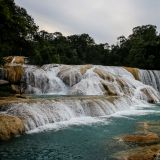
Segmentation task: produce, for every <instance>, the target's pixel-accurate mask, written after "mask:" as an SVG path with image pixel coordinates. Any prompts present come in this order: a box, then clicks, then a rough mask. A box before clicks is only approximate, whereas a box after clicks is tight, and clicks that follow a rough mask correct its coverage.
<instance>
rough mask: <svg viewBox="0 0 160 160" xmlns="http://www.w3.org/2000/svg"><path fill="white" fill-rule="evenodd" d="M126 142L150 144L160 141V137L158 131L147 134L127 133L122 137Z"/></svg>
mask: <svg viewBox="0 0 160 160" xmlns="http://www.w3.org/2000/svg"><path fill="white" fill-rule="evenodd" d="M121 139H122V140H123V141H124V142H131V143H137V144H150V143H157V142H159V140H160V138H159V136H158V135H157V134H156V133H152V132H150V133H148V134H145V135H141V134H140V135H137V134H135V135H126V136H123V137H122V138H121Z"/></svg>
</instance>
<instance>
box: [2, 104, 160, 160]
mask: <svg viewBox="0 0 160 160" xmlns="http://www.w3.org/2000/svg"><path fill="white" fill-rule="evenodd" d="M159 107H160V106H159V105H157V107H154V108H148V109H145V110H149V109H153V110H155V111H160V109H159ZM135 114H136V113H135ZM137 114H138V113H137ZM158 120H160V113H159V112H157V113H154V112H151V113H149V114H147V115H139V114H138V115H128V116H127V115H126V116H124V117H123V116H122V117H120V116H117V117H116V116H114V117H108V118H106V119H105V120H104V122H99V123H94V124H88V125H70V126H68V127H66V128H63V129H59V130H50V131H44V132H41V133H33V134H26V135H24V136H20V137H17V138H14V139H12V140H11V141H8V142H1V143H0V159H1V160H113V159H114V158H113V157H112V156H113V154H115V153H117V152H118V151H123V150H126V149H128V148H132V147H133V146H128V145H125V144H123V143H122V142H119V141H118V140H117V137H119V136H121V135H124V134H130V133H135V131H137V122H142V121H158Z"/></svg>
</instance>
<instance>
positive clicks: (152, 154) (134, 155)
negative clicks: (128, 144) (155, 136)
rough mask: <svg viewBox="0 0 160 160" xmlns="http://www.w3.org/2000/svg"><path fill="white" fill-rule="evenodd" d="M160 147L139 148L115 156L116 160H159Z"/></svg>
mask: <svg viewBox="0 0 160 160" xmlns="http://www.w3.org/2000/svg"><path fill="white" fill-rule="evenodd" d="M159 158H160V145H152V146H146V147H138V148H136V149H131V150H129V151H123V152H119V153H118V154H116V155H115V156H114V159H116V160H158V159H159Z"/></svg>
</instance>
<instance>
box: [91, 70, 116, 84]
mask: <svg viewBox="0 0 160 160" xmlns="http://www.w3.org/2000/svg"><path fill="white" fill-rule="evenodd" d="M93 71H94V72H95V73H97V74H98V76H99V77H100V78H102V79H103V80H108V81H112V82H113V81H114V78H113V76H112V75H111V74H110V73H107V72H106V71H104V70H102V69H99V68H95V69H94V70H93Z"/></svg>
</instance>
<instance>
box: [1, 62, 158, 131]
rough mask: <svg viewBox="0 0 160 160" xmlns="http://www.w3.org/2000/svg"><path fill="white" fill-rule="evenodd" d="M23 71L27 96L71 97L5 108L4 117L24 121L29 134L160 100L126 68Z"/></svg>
mask: <svg viewBox="0 0 160 160" xmlns="http://www.w3.org/2000/svg"><path fill="white" fill-rule="evenodd" d="M24 71H25V73H24V76H23V81H25V82H26V84H27V88H26V90H25V93H27V94H40V95H41V94H43V95H46V94H52V95H53V94H54V95H67V96H68V95H70V97H67V98H65V97H60V98H58V97H57V98H53V97H52V98H51V99H45V98H43V99H40V98H38V99H34V100H32V99H31V100H28V102H23V103H18V104H15V103H13V104H11V105H9V106H8V107H4V108H5V110H4V114H9V115H14V116H18V117H19V118H20V119H22V120H23V122H24V125H25V129H26V131H30V130H33V129H35V128H37V127H40V126H44V125H46V124H50V123H55V122H61V121H68V120H71V119H73V118H82V117H102V116H106V115H110V114H113V113H115V112H117V111H121V110H125V109H129V108H130V107H131V106H133V105H136V104H140V103H147V102H151V103H154V102H158V101H159V99H160V96H159V93H158V92H157V91H156V90H155V89H153V88H152V87H151V86H149V85H146V84H143V83H142V82H140V81H138V80H136V79H135V78H134V76H133V75H132V74H131V73H130V72H128V71H127V70H126V69H124V68H123V67H109V66H99V65H74V66H71V65H59V64H50V65H44V66H42V67H38V66H31V65H24ZM142 72H143V73H144V74H148V72H149V71H147V73H145V72H144V71H142V70H141V79H142V78H143V79H144V80H146V81H147V80H148V79H146V78H144V76H143V74H142ZM155 73H156V74H157V78H155V80H154V84H156V87H157V89H158V84H159V82H158V72H154V74H155ZM153 79H154V78H151V80H152V81H153ZM142 81H143V80H142ZM146 83H147V82H146ZM149 84H151V83H150V82H149ZM102 97H103V98H102Z"/></svg>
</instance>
